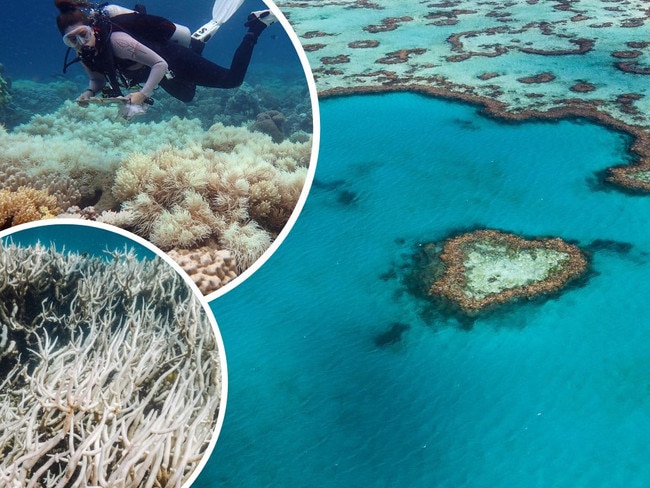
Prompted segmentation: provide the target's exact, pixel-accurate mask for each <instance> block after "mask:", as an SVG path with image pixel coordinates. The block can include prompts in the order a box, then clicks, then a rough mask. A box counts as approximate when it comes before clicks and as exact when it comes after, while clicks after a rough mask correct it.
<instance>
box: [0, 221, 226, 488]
mask: <svg viewBox="0 0 650 488" xmlns="http://www.w3.org/2000/svg"><path fill="white" fill-rule="evenodd" d="M54 225H68V226H71V225H76V226H84V227H93V228H96V229H101V230H104V231H107V232H111V233H113V234H119V235H120V236H122V237H124V238H125V239H127V240H131V241H134V242H136V243H138V244H140V245H141V246H143V247H145V248H147V249H149V250H150V251H151V252H153V253H154V254H155V255H156V256H158V257H159V258H161V259H163V260H164V261H165V262H166V263H167V264H169V265H170V266H171V267H172V268H173V269H174V270H175V271H176V272H177V273H178V274H179V275H180V276H181V278H182V279H183V281H185V283H186V284H187V285H188V286H189V288H190V289H191V290H192V292H193V293H194V295H195V296H196V297H197V298H198V299H199V302H200V303H201V306H202V307H203V309H204V311H205V312H206V313H207V316H208V320H209V321H210V325H211V326H212V332H213V333H214V335H215V338H216V341H217V347H218V348H219V366H220V369H221V399H220V401H219V415H218V416H217V422H216V424H215V426H214V430H213V431H212V439H211V440H210V443H209V444H208V447H207V448H206V449H205V451H204V453H203V455H202V457H201V460H200V461H199V463H198V464H197V465H196V468H195V469H194V471H193V472H192V474H191V475H190V477H189V479H188V481H187V482H186V483H184V484H183V485H182V486H183V487H184V488H189V487H190V486H192V483H194V481H196V478H197V477H198V476H199V474H201V471H203V468H204V467H205V465H206V464H207V462H208V460H209V459H210V455H211V454H212V451H213V450H214V447H215V445H216V443H217V438H218V437H219V434H220V433H221V428H222V426H223V421H224V418H225V415H226V405H227V403H228V367H227V363H226V350H225V348H224V344H223V339H222V337H221V333H220V331H219V327H218V325H217V320H216V318H215V316H214V314H213V313H212V310H211V308H210V305H209V304H208V300H207V299H206V297H205V296H203V293H201V290H199V287H198V286H196V284H194V282H193V281H192V279H191V278H190V277H189V276H188V274H187V273H186V272H185V271H183V269H182V268H181V267H180V265H179V264H178V263H176V261H174V260H173V259H172V258H171V257H170V256H168V255H167V254H166V253H164V252H163V251H161V250H160V249H158V248H157V247H156V246H154V245H153V244H151V243H150V242H149V241H147V240H145V239H143V238H142V237H139V236H137V235H135V234H133V233H131V232H128V231H126V230H124V229H120V228H119V227H115V226H113V225H108V224H103V223H101V222H95V221H92V220H81V219H70V218H60V219H59V218H57V219H47V220H37V221H35V222H29V223H27V224H20V225H17V226H15V227H10V228H9V229H6V230H3V231H0V239H5V238H7V237H9V236H11V235H13V234H18V233H20V232H21V231H24V230H27V229H34V228H39V227H50V226H54ZM50 242H51V241H50ZM50 242H45V239H43V241H41V243H42V244H44V245H47V244H49V243H50ZM54 244H57V243H54ZM0 245H2V243H0ZM62 248H63V246H60V247H57V249H59V250H60V249H62Z"/></svg>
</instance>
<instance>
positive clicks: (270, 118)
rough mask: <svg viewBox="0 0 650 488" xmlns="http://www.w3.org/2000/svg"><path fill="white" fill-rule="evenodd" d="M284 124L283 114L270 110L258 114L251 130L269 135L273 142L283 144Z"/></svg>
mask: <svg viewBox="0 0 650 488" xmlns="http://www.w3.org/2000/svg"><path fill="white" fill-rule="evenodd" d="M284 122H285V118H284V115H283V114H282V113H281V112H278V111H277V110H269V111H268V112H262V113H261V114H258V116H257V120H256V121H255V122H254V123H253V124H252V125H251V127H250V129H251V130H253V131H256V132H262V133H263V134H268V135H269V136H271V139H273V142H282V141H283V140H284V134H283V133H282V127H283V126H284Z"/></svg>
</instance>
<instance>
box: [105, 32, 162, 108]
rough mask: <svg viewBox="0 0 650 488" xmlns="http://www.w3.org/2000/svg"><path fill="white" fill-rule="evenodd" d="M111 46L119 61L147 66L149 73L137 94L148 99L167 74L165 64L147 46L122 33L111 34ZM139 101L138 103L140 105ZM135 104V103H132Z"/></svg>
mask: <svg viewBox="0 0 650 488" xmlns="http://www.w3.org/2000/svg"><path fill="white" fill-rule="evenodd" d="M111 44H112V46H113V51H114V53H115V56H117V57H118V58H121V59H130V60H132V61H135V62H136V63H138V64H142V65H145V66H149V67H150V68H151V71H150V73H149V77H148V78H147V81H146V82H145V84H144V86H143V87H142V89H141V90H140V92H139V93H141V94H142V95H143V97H137V98H138V99H139V98H141V99H142V101H144V99H145V98H147V97H150V96H151V95H152V94H153V90H154V88H156V86H158V83H160V81H161V80H162V79H163V77H164V76H165V74H167V69H168V66H167V62H166V61H165V60H164V59H163V58H161V57H160V56H159V55H158V54H157V53H156V52H155V51H152V50H151V49H149V48H148V47H147V46H145V45H143V44H141V43H139V42H138V41H136V40H135V39H134V38H133V37H131V36H130V35H128V34H126V33H124V32H113V34H112V35H111ZM142 101H140V102H139V103H142ZM134 103H137V102H134Z"/></svg>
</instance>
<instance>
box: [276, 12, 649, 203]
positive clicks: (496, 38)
mask: <svg viewBox="0 0 650 488" xmlns="http://www.w3.org/2000/svg"><path fill="white" fill-rule="evenodd" d="M278 6H279V7H280V8H281V9H282V10H283V12H284V13H285V14H286V15H287V18H288V19H289V21H290V22H291V23H292V25H293V27H294V29H295V30H296V32H297V33H298V36H299V37H300V39H301V42H302V43H303V46H304V49H305V51H306V52H307V56H308V58H309V60H310V63H311V65H312V69H313V73H314V76H315V79H316V85H317V88H318V91H319V95H320V96H321V97H327V96H333V95H345V94H353V93H369V92H383V91H405V90H407V91H417V92H422V93H427V94H431V95H435V96H439V97H445V98H451V99H460V100H464V101H467V102H470V103H476V104H479V105H481V106H483V107H484V108H485V112H486V113H488V114H489V115H491V116H493V117H497V118H503V119H508V120H527V119H533V118H536V119H540V118H542V119H558V118H564V117H584V118H587V119H589V120H592V121H596V122H598V123H601V124H604V125H607V126H608V127H611V128H614V129H616V130H620V131H623V132H626V133H629V134H631V135H632V136H633V137H634V139H635V143H634V145H633V147H632V151H633V152H634V154H635V156H637V161H636V164H633V165H624V166H622V167H620V168H614V169H611V170H609V171H608V173H607V175H606V179H607V181H609V182H611V183H615V184H619V185H621V186H622V187H624V188H625V189H630V190H633V191H640V192H648V191H650V181H649V178H648V176H647V175H648V174H649V173H648V172H649V171H650V118H649V115H648V114H650V100H649V99H648V97H647V90H648V88H647V86H648V81H649V79H650V78H649V77H648V75H649V74H650V41H649V40H648V36H647V22H648V15H649V13H648V12H649V10H650V6H649V5H648V4H647V2H645V1H641V0H620V1H619V0H610V1H593V0H577V1H569V0H557V1H548V2H545V1H539V0H517V1H509V2H505V3H504V2H498V1H486V2H478V1H463V0H440V1H436V0H433V1H430V2H427V1H421V0H404V1H402V2H393V1H390V0H331V1H328V0H302V1H286V2H279V3H278Z"/></svg>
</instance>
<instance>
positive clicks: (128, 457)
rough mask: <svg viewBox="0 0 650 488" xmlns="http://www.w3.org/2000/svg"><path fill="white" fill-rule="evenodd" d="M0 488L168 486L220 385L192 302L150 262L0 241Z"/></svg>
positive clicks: (158, 263) (214, 411) (192, 465)
mask: <svg viewBox="0 0 650 488" xmlns="http://www.w3.org/2000/svg"><path fill="white" fill-rule="evenodd" d="M0 370H2V371H3V375H2V379H1V380H0V426H1V428H0V452H2V456H1V457H0V485H1V486H11V487H17V486H42V487H54V486H128V487H152V486H158V487H178V486H181V484H182V483H184V482H186V481H187V480H188V478H189V477H190V476H191V475H192V473H193V471H194V470H195V469H196V467H197V465H198V463H199V461H200V459H201V457H202V456H203V455H205V454H206V453H205V451H206V449H207V447H208V444H209V442H210V439H211V437H212V432H213V430H214V428H215V425H216V422H217V417H218V412H219V406H220V399H221V391H222V386H221V385H222V379H221V368H220V362H219V351H218V345H217V341H216V337H215V334H214V332H213V331H212V330H211V325H210V323H209V320H208V317H207V314H206V313H205V310H204V309H203V308H202V306H201V304H200V301H199V300H198V299H197V297H195V296H194V295H193V294H192V293H191V291H190V289H189V287H187V285H186V284H185V283H184V282H183V280H182V279H181V278H180V277H179V275H178V274H177V273H175V272H174V270H173V269H172V268H171V267H170V266H168V265H167V264H166V263H165V262H164V261H162V260H161V259H160V258H157V257H156V258H154V259H151V260H140V259H137V258H136V256H135V254H134V253H133V251H127V250H126V249H125V250H124V251H112V252H110V253H108V255H107V259H103V258H100V257H92V258H89V257H87V256H85V257H84V256H82V255H80V254H76V253H67V254H63V253H60V252H57V251H56V250H55V249H53V248H46V247H44V246H42V245H36V246H32V247H19V246H16V245H13V244H10V245H4V246H1V247H0Z"/></svg>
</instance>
